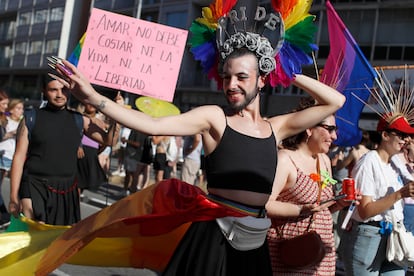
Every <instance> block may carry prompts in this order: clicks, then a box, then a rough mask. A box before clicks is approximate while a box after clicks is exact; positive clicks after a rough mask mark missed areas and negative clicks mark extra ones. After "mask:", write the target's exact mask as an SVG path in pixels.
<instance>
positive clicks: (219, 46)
mask: <svg viewBox="0 0 414 276" xmlns="http://www.w3.org/2000/svg"><path fill="white" fill-rule="evenodd" d="M311 4H312V1H311V0H272V2H271V6H272V9H271V10H266V8H265V7H262V6H259V5H258V1H254V0H239V1H234V0H230V1H225V0H216V1H214V2H213V3H212V4H211V5H210V6H209V7H204V8H203V9H202V17H200V18H197V19H195V20H194V22H193V24H192V25H191V27H190V31H191V34H192V36H191V38H190V44H191V49H190V51H191V52H192V53H193V55H194V58H195V59H196V60H197V61H200V62H201V65H202V67H203V71H204V72H205V73H207V74H208V76H209V78H210V79H215V80H216V81H217V82H218V84H219V85H220V84H221V79H220V76H219V74H218V64H219V63H220V62H221V61H223V60H224V59H225V58H226V57H227V56H228V55H230V54H231V53H232V52H233V51H234V49H237V48H242V47H245V48H247V49H249V50H251V51H252V52H254V53H255V54H256V56H257V58H258V60H259V69H260V71H261V73H262V74H265V75H268V76H269V78H268V80H269V82H270V84H271V85H272V86H276V85H279V84H280V85H283V86H285V87H286V86H288V85H289V84H290V82H291V81H292V79H293V77H294V74H297V73H301V72H302V66H303V65H308V64H312V62H313V61H312V58H311V57H310V53H311V52H312V51H314V50H316V49H317V47H316V45H315V44H313V40H314V34H315V32H316V26H315V24H314V22H313V21H314V16H313V15H311V14H309V9H310V6H311Z"/></svg>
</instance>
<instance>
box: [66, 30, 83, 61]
mask: <svg viewBox="0 0 414 276" xmlns="http://www.w3.org/2000/svg"><path fill="white" fill-rule="evenodd" d="M85 37H86V33H84V34H83V35H82V37H81V39H80V40H79V42H78V44H77V45H76V47H75V50H73V52H72V53H71V54H70V56H69V57H68V61H69V62H70V63H72V64H73V65H75V66H78V62H79V58H80V55H81V52H82V47H83V43H84V42H85Z"/></svg>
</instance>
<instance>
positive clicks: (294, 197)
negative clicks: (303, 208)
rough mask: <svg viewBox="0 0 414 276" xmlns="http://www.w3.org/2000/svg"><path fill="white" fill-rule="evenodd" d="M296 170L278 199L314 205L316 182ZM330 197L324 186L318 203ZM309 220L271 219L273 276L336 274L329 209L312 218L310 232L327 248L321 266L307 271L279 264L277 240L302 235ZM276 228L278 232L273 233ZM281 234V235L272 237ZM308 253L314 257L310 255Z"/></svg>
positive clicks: (270, 241) (317, 188) (329, 189)
mask: <svg viewBox="0 0 414 276" xmlns="http://www.w3.org/2000/svg"><path fill="white" fill-rule="evenodd" d="M296 169H297V174H298V176H297V180H296V183H295V184H294V185H293V186H292V187H291V188H289V189H287V190H285V191H283V192H281V193H280V195H279V197H278V200H280V201H284V202H291V203H295V204H298V205H302V204H307V203H311V202H316V199H317V197H318V193H319V186H318V183H317V182H315V181H313V180H312V179H311V178H310V176H309V175H306V174H305V173H303V172H302V171H301V170H299V169H298V168H296ZM332 196H333V191H332V188H331V187H330V186H329V187H326V188H324V189H323V190H322V194H321V201H323V200H326V199H328V198H331V197H332ZM309 220H310V216H308V217H300V218H298V217H294V218H286V217H281V218H277V219H272V228H273V229H272V228H271V229H270V231H269V233H270V234H269V236H268V243H269V250H270V257H271V260H272V269H273V275H335V264H336V255H335V243H334V235H333V221H332V215H331V213H330V211H329V210H324V211H321V212H317V213H315V214H314V215H313V223H312V226H311V228H310V230H315V231H316V232H317V233H318V234H319V235H320V236H321V238H322V241H323V242H324V243H325V246H326V256H325V257H324V258H323V260H322V261H321V263H320V264H319V265H317V266H315V267H312V268H307V269H292V268H288V267H285V266H283V264H281V263H280V260H279V258H280V257H279V256H280V254H281V253H282V252H279V251H278V241H280V239H281V237H283V238H293V237H295V236H298V235H300V234H302V233H304V232H305V231H306V229H307V227H308V225H309ZM275 229H277V231H274V230H275ZM275 233H280V234H281V236H280V234H275ZM309 254H313V253H312V252H309Z"/></svg>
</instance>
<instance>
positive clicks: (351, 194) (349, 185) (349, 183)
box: [342, 178, 355, 200]
mask: <svg viewBox="0 0 414 276" xmlns="http://www.w3.org/2000/svg"><path fill="white" fill-rule="evenodd" d="M342 193H343V194H346V198H344V200H355V180H354V179H353V178H344V180H342Z"/></svg>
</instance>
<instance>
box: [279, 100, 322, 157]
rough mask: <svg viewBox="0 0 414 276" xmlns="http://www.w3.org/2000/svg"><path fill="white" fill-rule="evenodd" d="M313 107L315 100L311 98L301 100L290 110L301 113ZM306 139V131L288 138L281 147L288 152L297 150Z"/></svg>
mask: <svg viewBox="0 0 414 276" xmlns="http://www.w3.org/2000/svg"><path fill="white" fill-rule="evenodd" d="M315 105H316V100H315V99H314V98H312V97H306V98H302V99H301V101H300V102H299V106H298V107H297V108H295V109H294V110H292V112H297V111H301V110H304V109H307V108H309V107H311V106H315ZM307 138H308V135H307V134H306V130H304V131H302V132H300V133H298V134H296V135H293V136H290V137H288V138H286V139H284V140H282V147H283V148H285V149H288V150H297V149H298V145H299V144H300V143H302V142H303V141H305V140H306V139H307Z"/></svg>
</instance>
